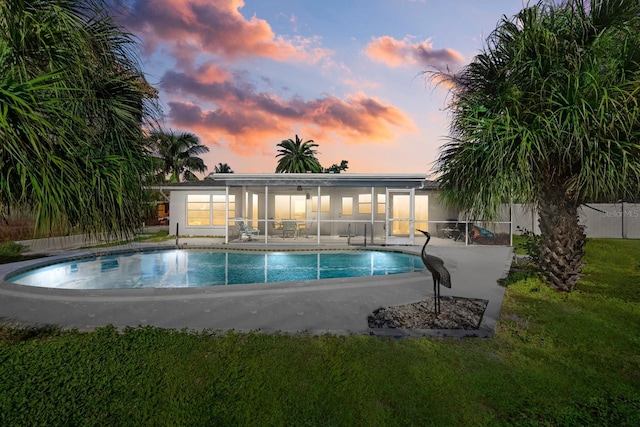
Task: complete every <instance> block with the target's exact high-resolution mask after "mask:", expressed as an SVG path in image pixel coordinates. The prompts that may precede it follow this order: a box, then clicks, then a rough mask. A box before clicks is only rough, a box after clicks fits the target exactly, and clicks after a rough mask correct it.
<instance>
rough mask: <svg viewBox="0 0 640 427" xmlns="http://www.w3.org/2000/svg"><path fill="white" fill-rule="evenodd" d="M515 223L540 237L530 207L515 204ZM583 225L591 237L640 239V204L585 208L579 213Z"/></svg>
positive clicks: (538, 228)
mask: <svg viewBox="0 0 640 427" xmlns="http://www.w3.org/2000/svg"><path fill="white" fill-rule="evenodd" d="M512 212H513V213H512V221H513V229H514V233H515V232H516V231H515V230H516V227H518V226H519V227H520V228H524V229H527V230H532V231H533V232H534V233H536V234H540V227H539V226H538V214H537V212H536V211H535V209H531V208H528V207H527V206H526V205H513V211H512ZM578 213H579V215H580V223H581V224H582V225H584V226H585V233H586V234H587V237H609V238H618V239H620V238H622V239H640V204H638V203H626V202H622V203H593V204H591V203H590V204H587V205H583V206H582V207H581V208H580V210H579V211H578Z"/></svg>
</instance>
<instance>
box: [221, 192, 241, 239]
mask: <svg viewBox="0 0 640 427" xmlns="http://www.w3.org/2000/svg"><path fill="white" fill-rule="evenodd" d="M241 240H242V239H241ZM224 244H225V245H228V244H229V185H228V184H227V185H225V187H224Z"/></svg>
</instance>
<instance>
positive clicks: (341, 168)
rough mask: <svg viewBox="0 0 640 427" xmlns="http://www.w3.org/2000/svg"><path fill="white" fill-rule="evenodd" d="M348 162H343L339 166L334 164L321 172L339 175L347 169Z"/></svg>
mask: <svg viewBox="0 0 640 427" xmlns="http://www.w3.org/2000/svg"><path fill="white" fill-rule="evenodd" d="M348 163H349V161H348V160H343V161H341V162H340V164H337V163H334V164H332V165H331V166H329V167H328V168H325V169H324V170H323V172H324V173H340V172H342V171H346V170H347V169H349V165H348Z"/></svg>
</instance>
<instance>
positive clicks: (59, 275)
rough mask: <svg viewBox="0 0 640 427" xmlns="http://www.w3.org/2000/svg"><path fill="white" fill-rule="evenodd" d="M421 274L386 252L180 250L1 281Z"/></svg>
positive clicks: (157, 283)
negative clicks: (414, 272)
mask: <svg viewBox="0 0 640 427" xmlns="http://www.w3.org/2000/svg"><path fill="white" fill-rule="evenodd" d="M423 269H424V264H423V263H422V260H421V259H420V257H418V256H415V255H409V254H405V253H399V252H390V251H372V250H351V251H339V252H336V251H316V252H245V251H224V250H182V249H180V250H162V251H150V252H126V253H119V254H114V255H105V256H100V257H93V258H83V259H74V260H69V261H66V262H60V263H57V264H53V265H49V266H46V267H41V268H37V269H33V270H30V271H26V272H23V273H20V274H17V275H15V276H12V277H9V278H7V279H6V280H7V281H8V282H11V283H16V284H20V285H27V286H36V287H44V288H59V289H85V290H86V289H142V288H182V287H203V286H224V285H238V284H250V283H271V282H283V281H300V280H319V279H330V278H346V277H361V276H377V275H384V274H398V273H409V272H413V271H420V270H423Z"/></svg>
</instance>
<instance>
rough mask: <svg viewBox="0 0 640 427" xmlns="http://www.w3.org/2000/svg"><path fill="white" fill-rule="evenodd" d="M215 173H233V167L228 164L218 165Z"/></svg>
mask: <svg viewBox="0 0 640 427" xmlns="http://www.w3.org/2000/svg"><path fill="white" fill-rule="evenodd" d="M213 172H215V173H233V170H231V166H229V165H228V164H226V163H218V164H217V165H216V166H215V167H214V168H213Z"/></svg>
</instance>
